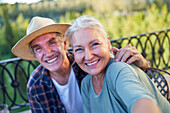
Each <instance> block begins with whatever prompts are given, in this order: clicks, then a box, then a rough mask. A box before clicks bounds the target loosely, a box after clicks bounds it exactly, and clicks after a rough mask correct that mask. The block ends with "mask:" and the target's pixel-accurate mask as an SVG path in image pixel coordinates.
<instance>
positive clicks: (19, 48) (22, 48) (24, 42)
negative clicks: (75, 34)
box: [12, 24, 70, 60]
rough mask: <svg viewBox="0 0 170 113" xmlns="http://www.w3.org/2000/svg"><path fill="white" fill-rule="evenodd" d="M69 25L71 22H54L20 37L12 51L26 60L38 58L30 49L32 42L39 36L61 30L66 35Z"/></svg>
mask: <svg viewBox="0 0 170 113" xmlns="http://www.w3.org/2000/svg"><path fill="white" fill-rule="evenodd" d="M69 26H70V24H52V25H49V26H45V27H42V28H40V29H38V30H36V31H34V32H32V33H30V34H29V35H26V36H25V37H23V38H22V39H20V40H19V41H18V42H17V43H16V44H15V45H14V47H13V48H12V53H13V54H14V55H16V56H17V57H20V58H22V59H25V60H36V58H35V57H34V55H33V54H32V53H31V51H30V47H29V44H30V42H31V41H32V40H34V39H35V38H37V37H38V36H41V35H43V34H46V33H50V32H59V33H61V34H63V35H64V34H65V32H66V30H67V29H68V28H69Z"/></svg>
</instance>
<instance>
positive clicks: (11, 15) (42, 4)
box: [0, 0, 170, 60]
mask: <svg viewBox="0 0 170 113" xmlns="http://www.w3.org/2000/svg"><path fill="white" fill-rule="evenodd" d="M26 1H27V2H26ZM81 15H91V16H95V17H96V18H98V19H99V20H100V21H101V22H102V24H103V25H104V26H105V29H106V31H107V32H108V34H109V35H110V38H111V39H118V38H122V37H128V36H134V35H137V34H142V33H148V32H155V31H160V30H165V29H168V28H170V0H25V1H24V0H18V1H17V0H0V60H4V59H10V58H14V57H15V56H13V54H12V53H11V48H12V46H13V45H14V44H15V43H16V42H17V41H18V40H19V39H20V38H22V37H23V36H25V34H26V28H27V26H28V24H29V21H30V19H31V18H32V17H33V16H42V17H49V18H51V19H53V20H54V21H56V22H58V23H72V22H73V19H75V18H77V17H79V16H81Z"/></svg>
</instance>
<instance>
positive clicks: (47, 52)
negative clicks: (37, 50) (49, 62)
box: [44, 47, 52, 56]
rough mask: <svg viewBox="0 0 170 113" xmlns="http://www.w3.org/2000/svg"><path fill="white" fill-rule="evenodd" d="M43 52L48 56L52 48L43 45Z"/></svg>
mask: <svg viewBox="0 0 170 113" xmlns="http://www.w3.org/2000/svg"><path fill="white" fill-rule="evenodd" d="M44 54H45V55H46V56H50V55H51V54H52V50H51V49H50V48H49V47H45V49H44Z"/></svg>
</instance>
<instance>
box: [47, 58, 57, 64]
mask: <svg viewBox="0 0 170 113" xmlns="http://www.w3.org/2000/svg"><path fill="white" fill-rule="evenodd" d="M56 59H57V57H55V58H53V59H51V60H49V61H47V63H51V62H54V61H55V60H56Z"/></svg>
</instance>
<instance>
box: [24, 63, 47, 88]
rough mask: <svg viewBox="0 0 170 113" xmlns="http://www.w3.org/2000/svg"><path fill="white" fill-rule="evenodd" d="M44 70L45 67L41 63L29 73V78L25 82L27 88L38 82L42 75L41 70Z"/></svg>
mask: <svg viewBox="0 0 170 113" xmlns="http://www.w3.org/2000/svg"><path fill="white" fill-rule="evenodd" d="M44 70H45V68H44V67H43V66H42V65H39V66H38V67H37V68H36V69H35V70H34V71H33V72H32V74H31V75H30V78H29V80H28V83H27V88H28V89H29V88H31V87H33V86H34V85H36V84H39V82H40V78H41V76H42V72H43V71H44Z"/></svg>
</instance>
